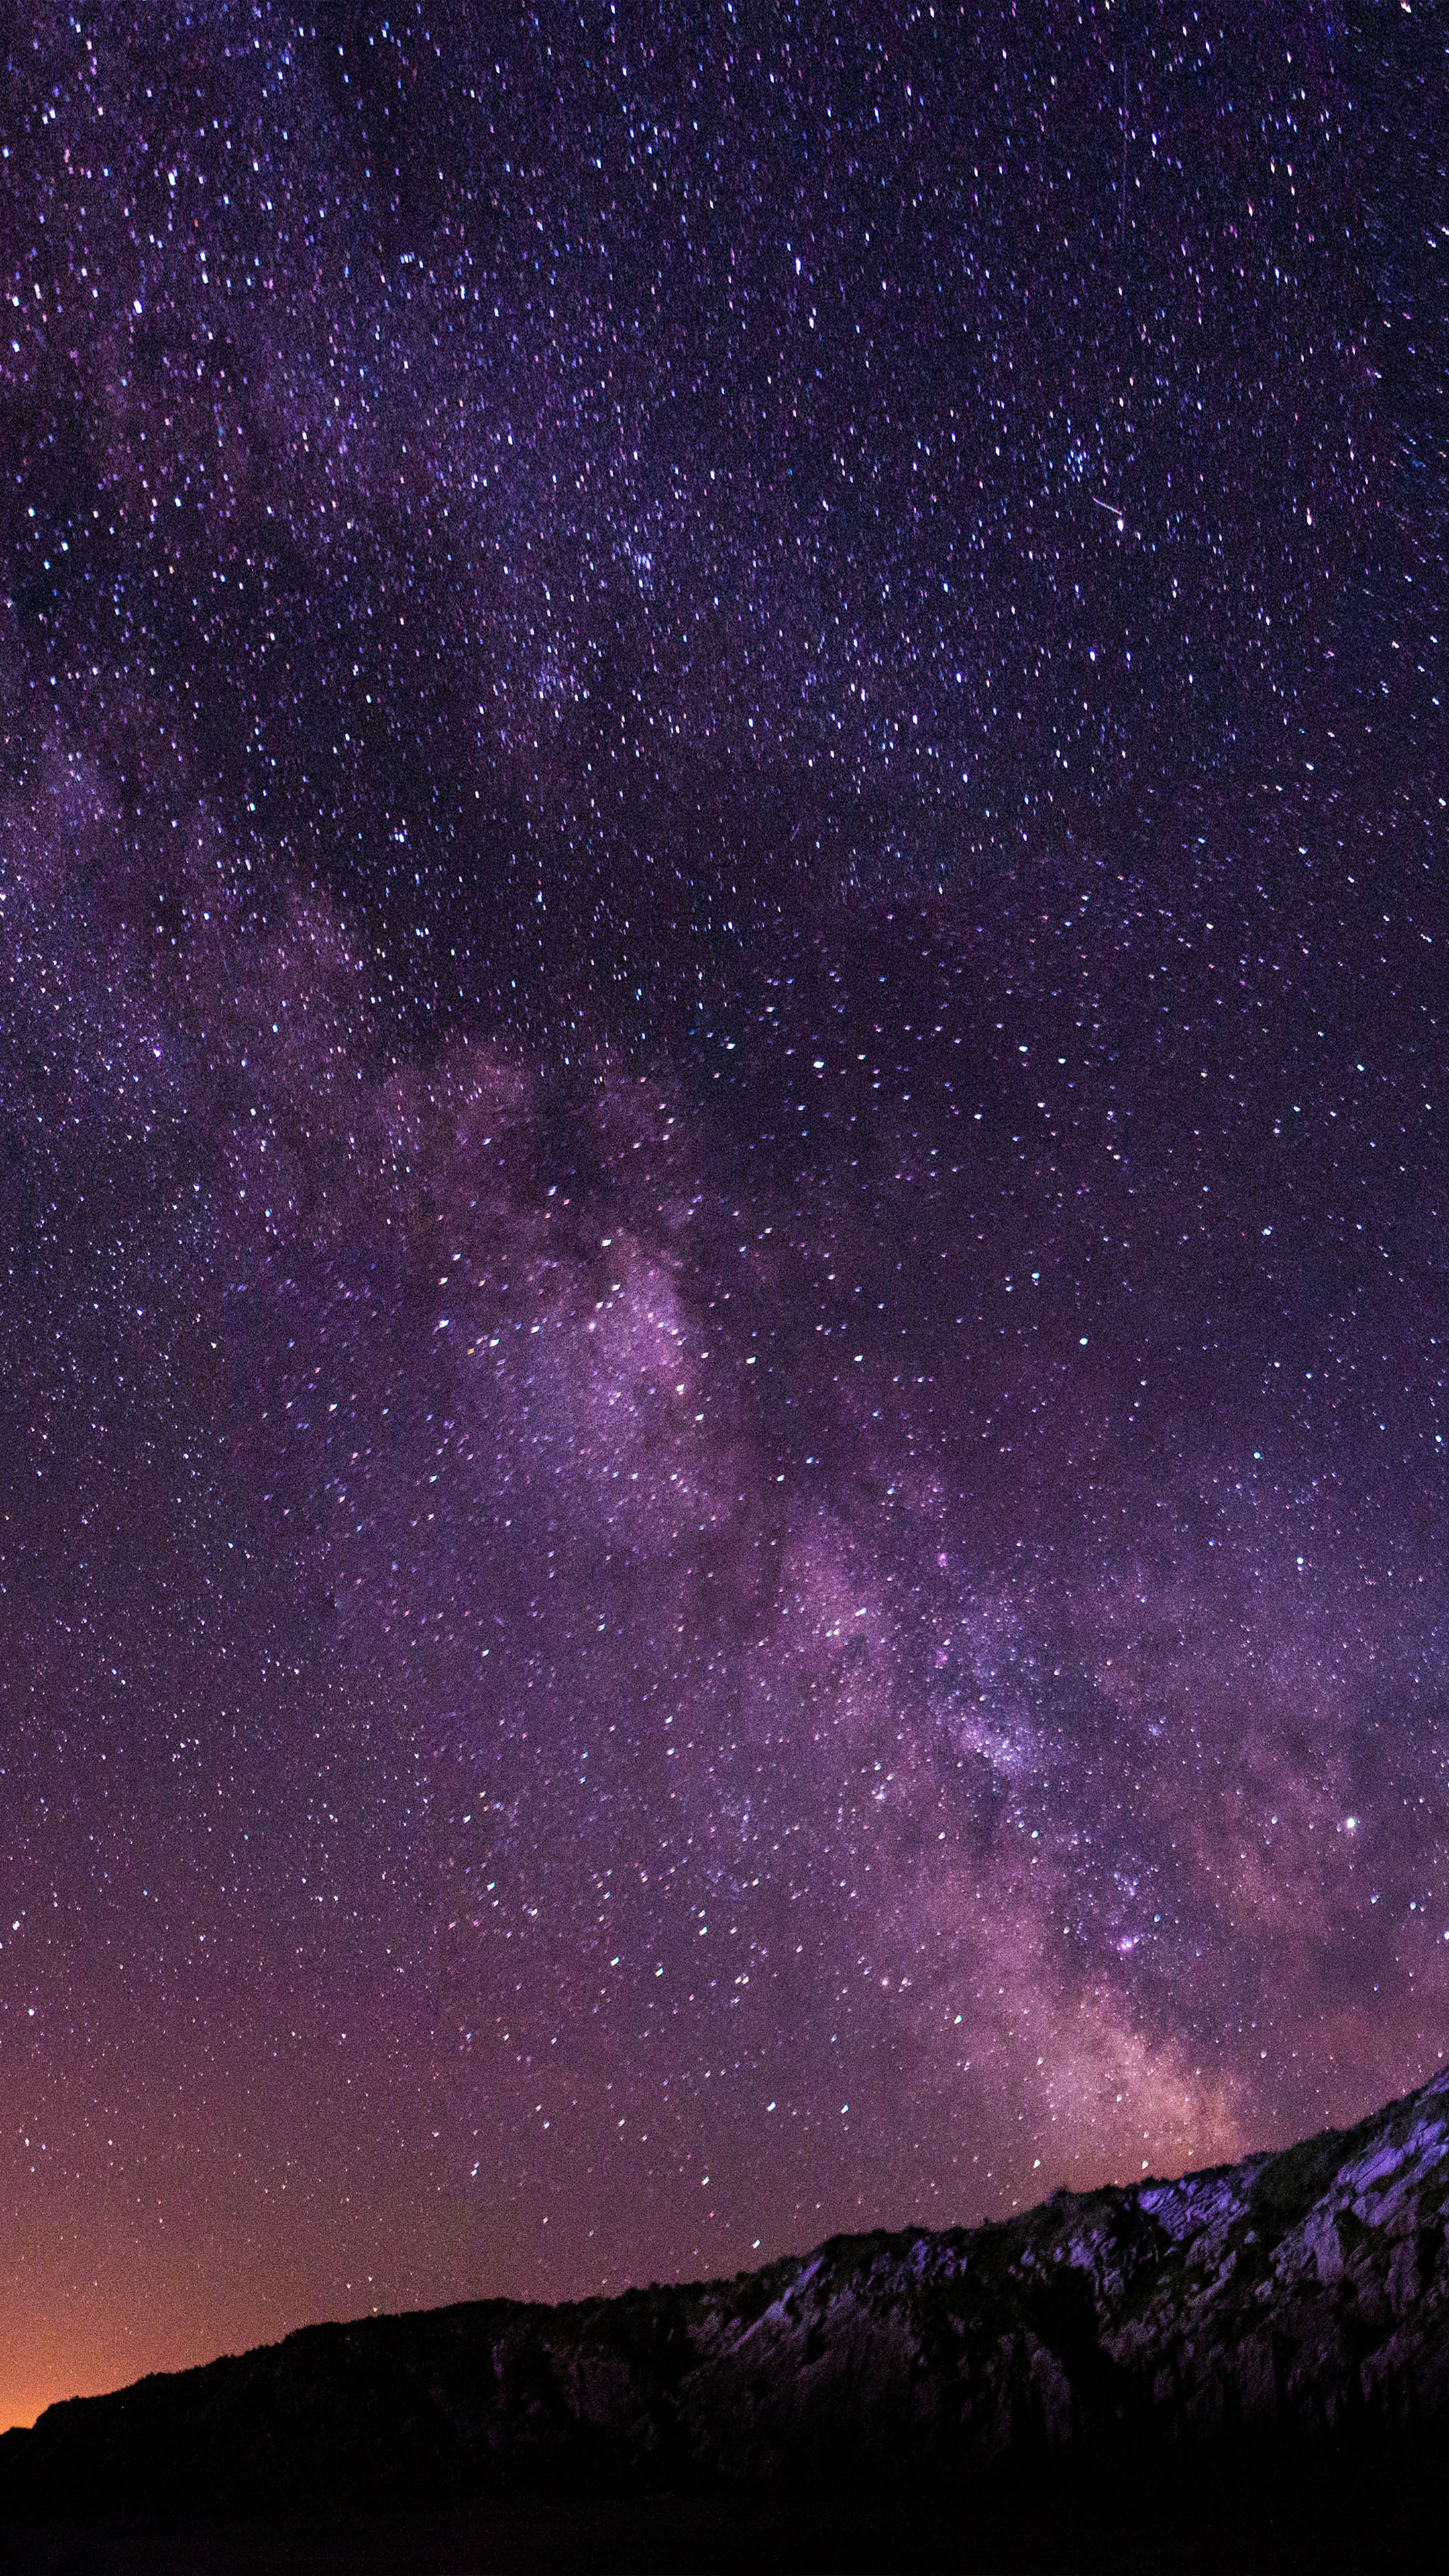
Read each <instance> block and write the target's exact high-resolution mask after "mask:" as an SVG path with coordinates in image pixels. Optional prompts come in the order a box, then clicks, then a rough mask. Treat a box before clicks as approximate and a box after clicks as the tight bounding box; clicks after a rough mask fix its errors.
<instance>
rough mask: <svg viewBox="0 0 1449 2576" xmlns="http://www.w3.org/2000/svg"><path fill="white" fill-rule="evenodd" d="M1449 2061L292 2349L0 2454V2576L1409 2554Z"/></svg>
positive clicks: (301, 2339)
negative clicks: (827, 2227) (1032, 2183)
mask: <svg viewBox="0 0 1449 2576" xmlns="http://www.w3.org/2000/svg"><path fill="white" fill-rule="evenodd" d="M1446 2222H1449V2073H1445V2074H1442V2075H1440V2076H1438V2077H1436V2079H1435V2080H1434V2082H1433V2083H1431V2084H1429V2085H1426V2086H1425V2087H1424V2088H1423V2089H1422V2091H1420V2092H1419V2093H1417V2094H1411V2095H1409V2096H1407V2097H1406V2098H1405V2100H1403V2101H1402V2102H1397V2103H1392V2104H1390V2105H1389V2106H1388V2108H1387V2109H1385V2110H1384V2111H1382V2112H1379V2113H1376V2114H1375V2115H1374V2116H1373V2117H1372V2118H1371V2119H1369V2120H1366V2121H1364V2122H1362V2123H1361V2124H1360V2126H1359V2127H1358V2128H1357V2129H1354V2130H1351V2131H1346V2132H1330V2133H1327V2134H1325V2135H1324V2136H1322V2137H1319V2138H1314V2139H1311V2140H1308V2141H1306V2142H1305V2143H1304V2144H1302V2145H1301V2146H1298V2147H1295V2148H1291V2149H1289V2150H1287V2151H1286V2152H1285V2153H1283V2154H1279V2155H1261V2156H1252V2157H1249V2158H1247V2159H1246V2160H1245V2161H1244V2162H1243V2163H1242V2164H1240V2165H1235V2166H1231V2167H1223V2168H1220V2169H1218V2170H1215V2171H1213V2172H1209V2173H1202V2174H1193V2175H1188V2176H1185V2177H1184V2178H1183V2179H1182V2180H1181V2181H1179V2182H1174V2183H1143V2184H1142V2185H1140V2186H1134V2187H1133V2188H1132V2189H1131V2190H1127V2191H1115V2190H1114V2191H1102V2192H1096V2193H1092V2194H1088V2195H1080V2196H1073V2195H1070V2194H1065V2193H1064V2194H1059V2195H1058V2196H1057V2198H1056V2199H1054V2200H1052V2201H1049V2202H1047V2203H1045V2204H1043V2206H1042V2207H1041V2208H1039V2209H1035V2210H1032V2211H1030V2212H1028V2213H1027V2214H1026V2215H1025V2216H1024V2217H1022V2218H1019V2219H1015V2220H1012V2221H1010V2222H1009V2223H1007V2224H1005V2225H1001V2226H992V2227H982V2228H976V2229H970V2230H958V2231H954V2232H951V2233H946V2234H936V2235H933V2234H927V2233H925V2232H924V2231H921V2230H914V2229H913V2230H909V2231H906V2232H904V2233H902V2234H899V2235H895V2236H886V2235H876V2236H867V2237H856V2238H837V2239H834V2240H832V2241H831V2242H830V2243H829V2244H827V2245H824V2246H822V2247H820V2248H819V2249H818V2250H817V2251H816V2252H815V2253H813V2254H810V2255H807V2256H804V2257H801V2258H793V2257H792V2258H790V2259H788V2260H786V2261H782V2262H779V2263H775V2264H771V2265H768V2266H767V2267H766V2268H765V2269H764V2270H762V2271H760V2272H756V2273H747V2274H741V2275H740V2276H739V2277H738V2278H737V2279H735V2280H733V2281H727V2282H711V2283H705V2284H691V2285H686V2286H680V2287H669V2288H658V2287H656V2288H653V2289H649V2290H641V2291H634V2292H630V2293H628V2294H626V2295H625V2296H624V2297H622V2298H617V2299H610V2300H592V2301H587V2302H583V2303H580V2304H578V2305H575V2306H571V2307H560V2308H538V2307H528V2306H523V2305H519V2304H517V2303H514V2302H510V2301H502V2300H499V2301H486V2302H478V2303H476V2304H472V2305H468V2306H462V2307H455V2308H447V2309H440V2310H438V2311H436V2312H434V2313H432V2314H424V2315H417V2316H406V2317H380V2318H369V2319H366V2320H363V2321H362V2322H360V2323H357V2324H354V2325H337V2326H318V2327H310V2328H307V2329H304V2330H303V2331H302V2332H301V2333H298V2334H295V2335H291V2336H289V2337H288V2338H287V2340H286V2341H285V2342H284V2343H281V2344H277V2345H274V2346H271V2347H268V2348H266V2349H264V2350H261V2351H258V2352H252V2353H246V2354H243V2355H240V2356H238V2357H235V2358H228V2359H226V2360H222V2361H217V2362H212V2363H209V2364H208V2365H207V2366H206V2367H204V2368H202V2369H198V2370H190V2371H182V2372H178V2373H176V2374H175V2375H173V2376H171V2377H165V2378H162V2377H156V2378H152V2379H147V2380H142V2381H140V2382H138V2383H137V2385H136V2386H135V2387H133V2388H129V2389H123V2390H120V2391H118V2392H117V2394H116V2395H114V2396H111V2397H100V2398H85V2399H75V2400H72V2401H70V2402H69V2403H67V2404H65V2405H61V2406H54V2407H51V2408H50V2409H49V2411H48V2412H47V2413H46V2414H45V2415H43V2416H42V2417H41V2419H40V2422H39V2423H38V2424H37V2425H36V2426H35V2428H34V2430H33V2431H30V2432H24V2433H11V2434H7V2435H6V2436H5V2437H4V2438H3V2440H0V2570H3V2571H5V2576H10V2571H12V2570H14V2571H19V2570H22V2569H23V2570H25V2571H27V2576H29V2571H30V2570H35V2571H37V2576H39V2571H54V2576H71V2571H75V2576H79V2571H82V2570H86V2571H89V2570H92V2569H96V2570H105V2571H110V2570H113V2569H114V2570H117V2571H121V2570H131V2569H134V2570H137V2571H140V2570H142V2569H145V2570H147V2571H151V2570H156V2571H165V2570H173V2569H174V2570H176V2571H182V2570H185V2571H188V2572H189V2571H191V2570H196V2571H198V2576H203V2571H209V2570H216V2571H218V2576H220V2571H233V2570H235V2571H240V2570H243V2569H245V2570H252V2569H257V2570H260V2569H268V2570H271V2569H277V2570H286V2569H296V2570H299V2571H300V2570H303V2569H306V2570H309V2571H310V2570H318V2571H321V2570H337V2571H341V2570H344V2569H345V2570H348V2571H352V2570H376V2571H379V2576H381V2571H383V2570H393V2569H407V2570H410V2571H412V2570H417V2571H425V2570H430V2569H435V2570H437V2571H439V2576H442V2571H454V2570H458V2571H461V2570H465V2569H466V2570H475V2569H476V2570H482V2569H488V2568H496V2569H505V2568H508V2569H513V2568H516V2569H520V2570H526V2569H545V2568H554V2567H564V2566H574V2565H588V2566H590V2567H592V2568H609V2567H617V2568H651V2567H652V2568H699V2569H706V2568H714V2567H718V2568H724V2567H727V2566H735V2565H738V2564H740V2563H742V2562H744V2563H751V2562H752V2563H753V2564H754V2565H755V2566H757V2567H762V2568H763V2567H775V2568H782V2569H783V2568H791V2569H796V2568H798V2569H809V2568H822V2569H824V2568H842V2569H846V2568H859V2569H867V2568H892V2567H901V2568H905V2567H921V2566H933V2567H953V2568H960V2569H963V2570H967V2569H970V2570H982V2571H985V2570H988V2569H1008V2568H1010V2569H1022V2570H1028V2569H1043V2570H1045V2569H1049V2568H1050V2569H1058V2568H1059V2569H1063V2570H1065V2569H1069V2568H1081V2569H1095V2568H1098V2567H1100V2568H1103V2569H1106V2568H1108V2567H1111V2568H1112V2569H1114V2570H1123V2569H1126V2570H1133V2569H1144V2570H1145V2569H1149V2568H1157V2567H1167V2566H1172V2567H1174V2568H1185V2569H1204V2570H1206V2569H1209V2568H1218V2567H1234V2568H1257V2567H1262V2568H1264V2569H1266V2568H1269V2567H1272V2568H1273V2569H1275V2570H1279V2569H1285V2568H1296V2567H1303V2568H1305V2569H1306V2568H1309V2567H1310V2566H1311V2567H1312V2568H1314V2569H1323V2568H1325V2567H1329V2566H1332V2567H1349V2566H1354V2567H1363V2566H1384V2567H1387V2566H1390V2565H1396V2566H1397V2565H1401V2564H1403V2563H1405V2561H1406V2559H1407V2558H1409V2557H1410V2556H1414V2555H1423V2554H1424V2553H1425V2552H1428V2553H1429V2554H1430V2555H1436V2556H1437V2555H1439V2554H1442V2547H1443V2528H1444V2521H1445V2510H1444V2509H1445V2504H1446V2501H1449V2249H1446Z"/></svg>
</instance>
